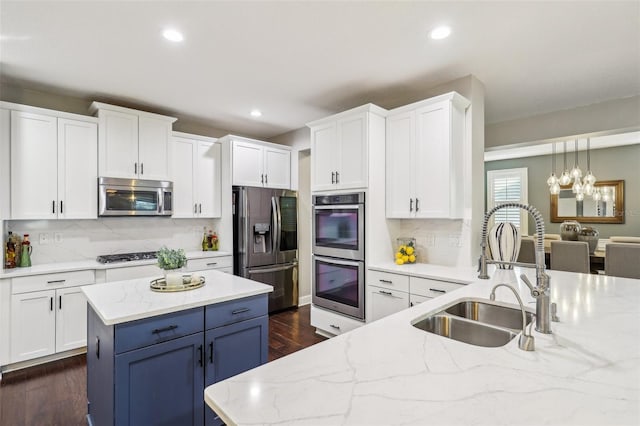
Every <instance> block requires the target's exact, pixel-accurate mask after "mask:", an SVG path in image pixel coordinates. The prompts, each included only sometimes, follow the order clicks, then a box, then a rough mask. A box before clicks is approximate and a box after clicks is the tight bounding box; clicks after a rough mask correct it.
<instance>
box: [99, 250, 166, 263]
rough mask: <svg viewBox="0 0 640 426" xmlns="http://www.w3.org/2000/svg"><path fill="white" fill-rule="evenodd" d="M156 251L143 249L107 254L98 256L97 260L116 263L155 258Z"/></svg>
mask: <svg viewBox="0 0 640 426" xmlns="http://www.w3.org/2000/svg"><path fill="white" fill-rule="evenodd" d="M155 258H156V252H155V251H143V252H139V253H120V254H105V255H102V256H98V257H97V258H96V260H97V261H98V262H100V263H115V262H131V261H134V260H147V259H155Z"/></svg>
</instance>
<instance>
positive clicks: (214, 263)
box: [207, 262, 218, 266]
mask: <svg viewBox="0 0 640 426" xmlns="http://www.w3.org/2000/svg"><path fill="white" fill-rule="evenodd" d="M217 264H218V262H211V263H207V266H216V265H217Z"/></svg>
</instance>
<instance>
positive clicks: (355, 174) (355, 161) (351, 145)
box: [334, 113, 382, 189]
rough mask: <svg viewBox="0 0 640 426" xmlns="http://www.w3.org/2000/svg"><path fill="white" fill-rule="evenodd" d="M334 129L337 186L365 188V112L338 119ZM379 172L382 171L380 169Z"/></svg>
mask: <svg viewBox="0 0 640 426" xmlns="http://www.w3.org/2000/svg"><path fill="white" fill-rule="evenodd" d="M336 131H337V136H338V141H339V149H340V151H339V152H338V154H337V155H338V157H339V159H340V160H339V161H340V166H339V167H338V169H337V170H338V175H337V177H336V184H337V187H338V188H340V189H353V188H366V187H367V179H368V174H367V163H368V161H369V160H368V137H369V135H368V132H367V114H366V113H361V114H357V115H355V116H353V117H349V118H344V119H341V120H338V123H337V127H336ZM335 155H336V154H335V153H334V156H335ZM379 172H380V173H382V170H380V171H379Z"/></svg>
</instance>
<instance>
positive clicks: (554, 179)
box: [547, 173, 558, 186]
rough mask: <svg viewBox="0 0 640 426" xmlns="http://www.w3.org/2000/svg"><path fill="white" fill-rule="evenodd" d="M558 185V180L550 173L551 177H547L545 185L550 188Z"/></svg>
mask: <svg viewBox="0 0 640 426" xmlns="http://www.w3.org/2000/svg"><path fill="white" fill-rule="evenodd" d="M556 183H558V178H557V177H556V174H555V173H551V176H549V179H547V185H549V186H551V185H554V184H556Z"/></svg>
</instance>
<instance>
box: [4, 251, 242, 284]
mask: <svg viewBox="0 0 640 426" xmlns="http://www.w3.org/2000/svg"><path fill="white" fill-rule="evenodd" d="M185 254H186V256H187V259H188V260H191V259H202V258H205V259H206V258H210V257H222V256H233V253H230V252H226V251H189V252H186V253H185ZM156 263H157V261H156V260H155V259H149V260H135V261H132V262H115V263H100V262H98V261H96V260H78V261H75V262H56V263H45V264H42V265H34V266H30V267H27V268H12V269H0V279H3V278H14V277H24V276H28V275H42V274H54V273H57V272H70V271H82V270H87V269H94V270H101V269H114V268H127V267H132V266H143V265H153V264H156Z"/></svg>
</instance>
